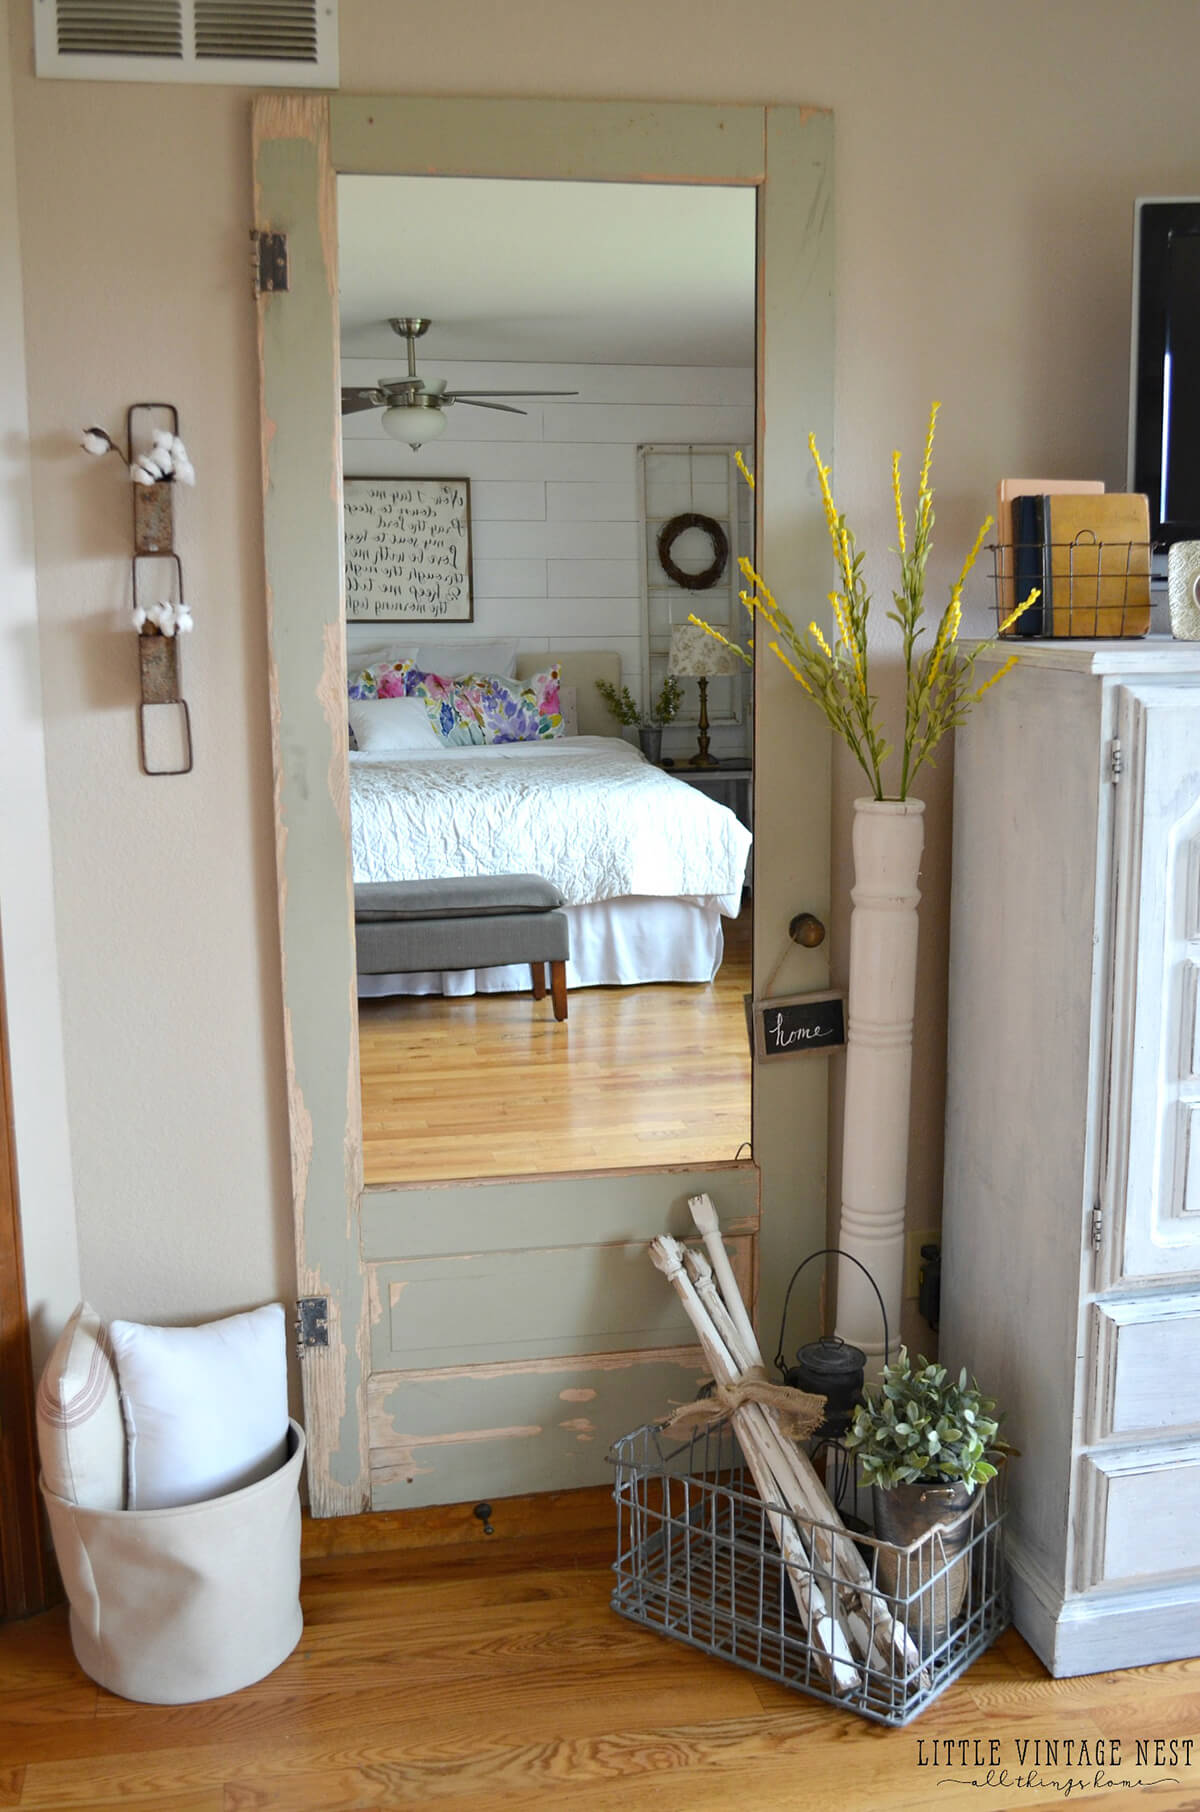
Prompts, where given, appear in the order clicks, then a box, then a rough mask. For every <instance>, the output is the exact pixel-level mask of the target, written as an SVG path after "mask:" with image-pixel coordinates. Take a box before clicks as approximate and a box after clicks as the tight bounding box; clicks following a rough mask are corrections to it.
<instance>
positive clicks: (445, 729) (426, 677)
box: [404, 668, 487, 744]
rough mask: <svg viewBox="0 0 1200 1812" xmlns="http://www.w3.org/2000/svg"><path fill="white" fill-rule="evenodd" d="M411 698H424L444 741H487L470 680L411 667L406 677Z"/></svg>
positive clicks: (405, 681)
mask: <svg viewBox="0 0 1200 1812" xmlns="http://www.w3.org/2000/svg"><path fill="white" fill-rule="evenodd" d="M404 683H405V691H406V693H407V695H408V697H409V698H419V699H422V700H423V701H424V704H425V709H426V710H427V711H428V713H429V717H430V721H431V722H432V724H433V727H434V729H435V730H436V731H437V733H438V735H439V736H440V737H441V738H442V740H443V742H449V743H456V744H461V743H470V742H476V743H478V742H486V741H487V738H486V737H485V735H484V733H483V724H482V723H481V721H480V717H479V713H478V711H477V710H476V708H475V702H474V699H473V697H472V684H473V682H472V681H470V680H457V679H443V678H442V677H441V675H440V674H437V673H421V672H420V671H419V670H418V669H416V668H412V669H411V670H410V671H409V672H408V673H406V674H405V676H404Z"/></svg>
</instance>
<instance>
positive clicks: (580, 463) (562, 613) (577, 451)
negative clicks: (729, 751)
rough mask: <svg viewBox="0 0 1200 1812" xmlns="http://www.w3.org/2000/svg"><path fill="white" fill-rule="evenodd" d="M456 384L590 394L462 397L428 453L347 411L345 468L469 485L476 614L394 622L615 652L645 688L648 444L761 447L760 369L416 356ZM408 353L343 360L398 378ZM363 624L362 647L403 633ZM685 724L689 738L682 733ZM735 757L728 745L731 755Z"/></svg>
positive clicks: (433, 634)
mask: <svg viewBox="0 0 1200 1812" xmlns="http://www.w3.org/2000/svg"><path fill="white" fill-rule="evenodd" d="M418 366H419V369H420V371H421V373H422V375H423V376H426V377H431V378H433V377H436V378H445V379H446V382H447V387H448V388H449V389H451V390H464V389H468V388H471V387H475V388H479V389H488V390H500V389H504V390H522V389H526V390H577V391H578V392H579V396H578V398H577V399H576V398H564V399H563V400H562V401H561V402H557V401H545V402H537V401H530V402H528V403H523V402H521V400H520V399H519V398H514V399H513V401H514V402H515V403H517V405H518V406H519V407H521V408H526V409H528V414H527V415H506V414H501V413H499V412H496V411H492V410H490V409H472V408H468V407H467V406H466V405H463V404H460V405H455V406H454V407H453V408H451V409H449V410H448V411H447V414H446V431H445V433H444V434H443V435H442V436H441V437H440V438H439V439H438V440H436V441H434V442H432V443H430V444H427V445H426V446H423V447H421V448H420V449H419V450H418V451H417V452H415V453H414V452H413V451H412V449H411V448H409V447H407V446H404V445H402V444H398V443H397V442H395V441H393V440H391V439H389V437H388V436H387V435H386V434H385V433H384V432H383V429H382V427H381V426H380V414H379V412H378V411H376V410H370V411H366V410H364V411H362V412H361V413H360V414H357V415H351V416H347V417H346V418H345V420H344V422H343V433H344V440H345V470H346V475H347V477H351V478H376V477H406V476H409V475H412V476H414V477H447V478H469V479H470V480H471V536H472V553H473V563H474V592H475V619H474V622H473V623H467V624H461V625H455V624H443V623H438V624H434V625H424V626H410V625H407V624H400V625H397V626H396V639H397V640H398V641H407V640H410V639H413V630H414V627H416V629H417V636H418V638H419V636H420V635H424V636H425V638H426V639H428V640H430V641H434V640H436V641H438V642H444V641H450V640H458V639H463V640H467V639H470V638H472V637H474V638H484V637H489V636H500V635H505V636H514V635H515V636H516V637H518V639H519V646H520V649H521V650H522V651H525V650H529V651H531V652H533V651H537V650H540V649H543V648H545V649H549V648H554V649H556V650H562V651H566V650H568V649H569V648H570V647H571V646H575V647H577V648H612V649H615V650H616V651H617V652H618V653H619V654H620V656H621V663H622V672H623V677H624V680H625V683H626V684H627V685H628V686H629V687H630V689H631V691H633V692H634V694H635V696H639V697H640V696H641V694H642V688H643V685H644V679H643V675H642V576H641V571H640V560H641V555H640V549H639V516H638V472H637V449H638V447H639V446H642V445H645V444H647V443H652V442H664V441H665V442H676V443H678V442H691V443H692V444H698V443H709V442H711V443H715V444H720V445H725V446H728V445H731V444H732V445H735V446H749V445H751V444H752V442H753V436H754V373H753V372H752V371H749V370H740V369H735V368H725V367H711V366H684V365H672V366H654V365H518V364H494V365H493V364H485V363H482V362H479V361H470V362H467V361H463V362H457V363H449V362H439V363H432V362H431V363H429V364H428V365H426V364H425V363H424V362H422V361H418ZM402 369H403V366H402V363H401V361H399V360H387V359H358V358H354V359H349V358H348V359H343V361H342V382H343V383H344V384H346V385H368V384H373V383H375V382H376V381H377V380H378V378H379V377H380V376H381V375H384V374H386V375H388V376H391V375H393V374H396V375H398V374H399V372H400V371H401V370H402ZM382 628H383V632H384V633H383V635H382V636H381V634H380V629H381V625H379V624H377V623H368V624H361V623H360V624H353V623H352V624H350V625H348V628H347V643H348V646H349V649H350V651H351V653H352V654H353V652H354V651H355V650H357V649H365V648H377V647H379V646H380V645H381V644H382V642H384V641H386V640H387V638H388V635H389V634H390V630H389V628H388V626H386V625H384V626H382ZM679 734H682V732H680V733H679ZM722 752H724V751H722Z"/></svg>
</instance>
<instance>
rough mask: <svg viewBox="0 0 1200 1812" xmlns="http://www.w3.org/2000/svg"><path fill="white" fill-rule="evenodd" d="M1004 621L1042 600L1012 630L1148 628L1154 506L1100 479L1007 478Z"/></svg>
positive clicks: (1003, 489)
mask: <svg viewBox="0 0 1200 1812" xmlns="http://www.w3.org/2000/svg"><path fill="white" fill-rule="evenodd" d="M996 519H997V523H998V535H999V545H998V547H997V551H996V574H997V581H998V602H999V613H1000V620H1001V621H1002V622H1003V620H1004V619H1005V618H1006V617H1008V616H1009V615H1010V614H1011V613H1012V611H1013V610H1015V609H1016V607H1017V605H1018V604H1020V603H1021V602H1022V601H1023V600H1024V599H1025V598H1027V597H1029V596H1030V594H1031V593H1032V592H1033V591H1035V590H1036V591H1037V592H1038V594H1039V595H1038V597H1037V598H1036V599H1035V600H1034V602H1033V603H1031V604H1030V606H1029V608H1028V609H1027V610H1023V611H1022V612H1021V614H1020V616H1019V617H1018V618H1017V619H1016V622H1015V623H1014V624H1013V625H1012V627H1011V628H1010V629H1009V630H1008V631H1007V632H1006V633H1007V634H1009V635H1013V636H1084V637H1103V636H1129V635H1145V634H1146V632H1147V630H1148V629H1149V627H1150V506H1149V502H1148V500H1147V499H1146V498H1145V497H1144V496H1141V495H1139V494H1138V493H1137V492H1127V491H1106V490H1105V489H1104V486H1103V484H1102V483H1101V482H1100V481H1098V480H1096V479H1080V478H1002V479H1001V480H1000V483H999V485H998V487H997V492H996Z"/></svg>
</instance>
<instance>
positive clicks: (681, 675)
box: [667, 623, 742, 768]
mask: <svg viewBox="0 0 1200 1812" xmlns="http://www.w3.org/2000/svg"><path fill="white" fill-rule="evenodd" d="M741 664H742V663H741V661H740V659H739V657H738V655H737V654H736V652H735V651H734V650H733V649H732V648H730V647H728V646H727V645H726V644H725V643H724V642H718V640H717V638H716V636H713V635H709V633H708V631H707V630H705V629H700V628H698V627H697V625H696V624H695V623H679V624H677V625H676V626H675V627H674V628H673V629H672V631H671V652H670V654H669V656H668V657H667V671H668V673H673V674H674V675H675V676H676V678H677V679H694V680H695V681H696V683H697V685H698V686H699V688H700V718H699V723H698V728H699V731H700V746H699V748H698V749H697V751H696V753H695V754H694V755H693V756H692V758H691V760H690V761H686V762H684V763H683V766H684V767H688V768H717V767H720V765H721V764H720V762H719V761H718V760H717V757H716V756H715V755H710V754H709V750H708V682H709V680H710V679H728V678H729V677H730V675H731V674H734V673H736V672H737V670H738V668H739V667H740V666H741Z"/></svg>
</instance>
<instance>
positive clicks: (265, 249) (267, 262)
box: [250, 227, 288, 296]
mask: <svg viewBox="0 0 1200 1812" xmlns="http://www.w3.org/2000/svg"><path fill="white" fill-rule="evenodd" d="M250 242H251V244H252V245H253V247H254V250H253V254H252V262H253V270H254V293H255V295H256V296H264V295H271V294H274V293H275V292H276V291H277V290H286V288H287V286H288V253H287V234H286V233H263V232H260V231H259V229H258V228H257V227H251V229H250Z"/></svg>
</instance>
